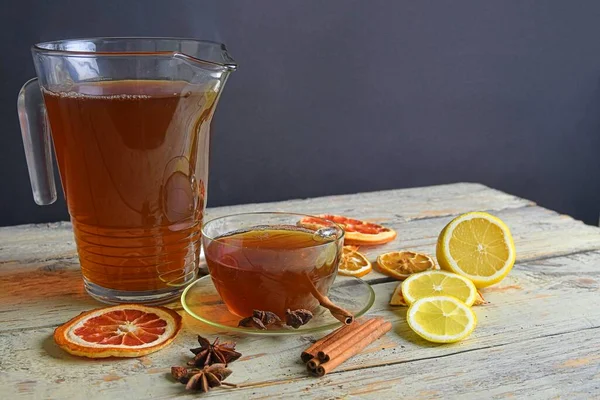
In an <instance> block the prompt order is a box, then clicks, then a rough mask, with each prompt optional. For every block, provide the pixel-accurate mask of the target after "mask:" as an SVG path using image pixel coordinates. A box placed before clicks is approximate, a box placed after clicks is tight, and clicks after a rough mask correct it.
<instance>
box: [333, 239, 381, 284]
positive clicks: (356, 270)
mask: <svg viewBox="0 0 600 400" xmlns="http://www.w3.org/2000/svg"><path fill="white" fill-rule="evenodd" d="M372 269H373V267H372V266H371V262H370V261H369V260H368V259H367V257H365V255H364V254H362V253H360V252H359V251H358V247H355V246H344V250H343V251H342V259H341V260H340V265H339V267H338V274H340V275H345V276H354V277H357V278H360V277H361V276H365V275H366V274H368V273H369V272H371V270H372Z"/></svg>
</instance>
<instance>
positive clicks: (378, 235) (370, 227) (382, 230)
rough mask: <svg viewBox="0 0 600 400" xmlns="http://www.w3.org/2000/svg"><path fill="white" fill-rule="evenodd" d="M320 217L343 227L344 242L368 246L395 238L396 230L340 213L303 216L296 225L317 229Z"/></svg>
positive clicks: (320, 225) (321, 225)
mask: <svg viewBox="0 0 600 400" xmlns="http://www.w3.org/2000/svg"><path fill="white" fill-rule="evenodd" d="M320 219H326V220H328V221H332V222H335V223H336V224H338V225H340V226H341V227H342V228H343V229H344V233H345V239H344V242H345V243H346V244H357V245H367V246H368V245H375V244H383V243H388V242H391V241H392V240H394V239H395V238H396V231H394V230H393V229H390V228H386V227H385V226H382V225H379V224H375V223H373V222H366V221H361V220H359V219H353V218H348V217H344V216H341V215H332V214H324V215H318V216H317V218H313V217H304V218H302V219H301V220H300V222H298V225H300V226H303V227H306V228H309V229H318V228H321V227H323V226H324V225H323V224H322V222H321V221H320Z"/></svg>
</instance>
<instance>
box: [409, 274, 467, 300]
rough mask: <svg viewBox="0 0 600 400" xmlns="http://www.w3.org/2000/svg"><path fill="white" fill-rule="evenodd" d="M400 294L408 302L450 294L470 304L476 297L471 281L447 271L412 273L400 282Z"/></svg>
mask: <svg viewBox="0 0 600 400" xmlns="http://www.w3.org/2000/svg"><path fill="white" fill-rule="evenodd" d="M402 296H403V297H404V300H405V301H406V302H407V303H408V304H412V303H414V302H415V301H417V300H418V299H422V298H423V297H430V296H452V297H456V298H457V299H458V300H460V301H462V302H463V303H465V304H466V305H467V306H469V307H470V306H472V305H473V303H474V302H475V298H476V297H477V289H476V288H475V285H474V284H473V282H471V281H470V280H468V279H467V278H463V277H462V276H460V275H458V274H454V273H452V272H447V271H425V272H421V273H418V274H413V275H411V276H409V277H408V278H406V279H405V280H404V282H402Z"/></svg>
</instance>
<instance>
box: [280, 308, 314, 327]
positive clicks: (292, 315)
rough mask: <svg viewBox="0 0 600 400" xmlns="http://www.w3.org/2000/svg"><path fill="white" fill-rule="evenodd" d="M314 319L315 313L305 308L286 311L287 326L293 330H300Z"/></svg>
mask: <svg viewBox="0 0 600 400" xmlns="http://www.w3.org/2000/svg"><path fill="white" fill-rule="evenodd" d="M312 317H313V313H311V312H310V311H308V310H305V309H303V308H299V309H298V310H294V311H290V310H289V309H288V310H286V311H285V323H286V325H289V326H291V327H292V328H295V329H298V328H300V327H301V326H302V325H304V324H307V323H308V321H310V320H311V319H312Z"/></svg>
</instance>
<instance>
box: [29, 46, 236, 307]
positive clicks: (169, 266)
mask: <svg viewBox="0 0 600 400" xmlns="http://www.w3.org/2000/svg"><path fill="white" fill-rule="evenodd" d="M32 53H33V60H34V64H35V69H36V72H37V78H34V79H32V80H30V81H28V82H27V83H25V85H24V86H23V88H22V89H21V91H20V93H19V98H18V112H19V121H20V124H21V131H22V135H23V143H24V146H25V155H26V158H27V165H28V169H29V176H30V179H31V187H32V189H33V197H34V200H35V202H36V203H37V204H39V205H46V204H51V203H53V202H54V201H55V200H56V189H55V185H54V174H53V168H52V156H51V147H50V146H51V143H52V142H53V143H54V150H55V153H56V159H57V162H58V167H59V172H60V177H61V182H62V187H63V191H64V194H65V198H66V201H67V205H68V209H69V214H70V216H71V221H72V224H73V231H74V233H75V240H76V243H77V251H78V254H79V260H80V263H81V271H82V274H83V279H84V285H85V288H86V290H87V292H88V293H89V294H90V295H91V296H93V297H94V298H96V299H98V300H100V301H103V302H107V303H125V302H137V303H149V304H157V303H165V302H168V301H170V300H173V299H174V298H175V297H177V296H179V294H180V292H181V291H182V290H183V288H184V287H185V286H186V285H187V284H188V283H190V282H191V281H192V280H194V278H195V277H196V274H197V267H198V259H199V252H200V228H201V225H202V217H203V213H204V207H205V202H206V184H207V180H208V155H209V154H208V153H209V136H210V124H211V120H212V117H213V114H214V111H215V107H216V105H217V101H218V99H219V95H220V93H221V91H222V90H223V87H224V85H225V82H226V80H227V77H228V75H229V73H230V72H231V71H234V70H235V68H236V64H235V62H234V60H233V59H232V58H231V57H230V55H229V54H228V52H227V50H226V48H225V46H224V45H222V44H219V43H213V42H207V41H199V40H188V39H167V38H94V39H77V40H61V41H55V42H48V43H41V44H37V45H35V46H34V47H33V49H32Z"/></svg>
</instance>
